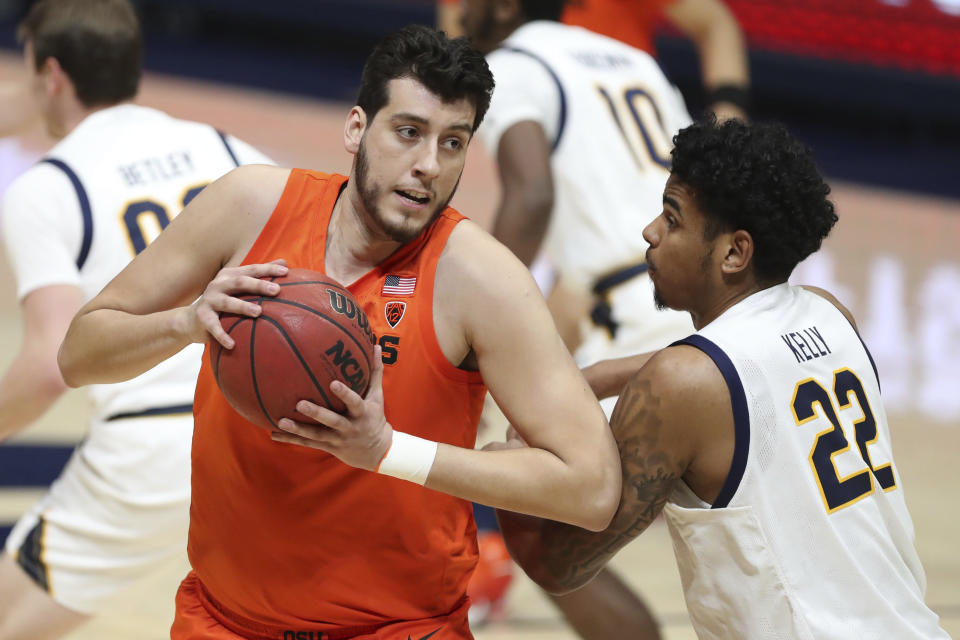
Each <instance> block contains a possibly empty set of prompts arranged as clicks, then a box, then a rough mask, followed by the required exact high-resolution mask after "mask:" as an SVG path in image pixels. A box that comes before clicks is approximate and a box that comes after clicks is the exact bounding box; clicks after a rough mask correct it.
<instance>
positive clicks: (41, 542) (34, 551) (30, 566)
mask: <svg viewBox="0 0 960 640" xmlns="http://www.w3.org/2000/svg"><path fill="white" fill-rule="evenodd" d="M46 533H47V521H46V520H44V518H43V516H40V518H39V520H37V524H35V525H34V526H33V528H32V529H31V530H30V533H28V534H27V537H26V538H24V539H23V542H22V543H21V544H20V547H19V548H18V549H17V552H16V558H14V560H16V563H17V564H18V565H20V568H21V569H23V571H24V572H25V573H26V574H27V575H28V576H30V579H31V580H33V581H34V582H36V583H37V585H38V586H39V587H40V588H41V589H43V590H44V591H46V592H47V593H49V594H50V595H51V596H52V595H53V588H52V585H51V584H50V569H49V567H47V563H46V561H45V560H44V553H45V550H46Z"/></svg>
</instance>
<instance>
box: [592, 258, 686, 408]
mask: <svg viewBox="0 0 960 640" xmlns="http://www.w3.org/2000/svg"><path fill="white" fill-rule="evenodd" d="M607 300H608V301H609V302H610V307H611V308H612V311H613V320H614V321H615V322H616V323H617V325H618V327H617V330H616V334H615V335H614V336H611V335H610V331H609V330H608V329H607V328H606V327H599V326H597V325H596V324H594V323H593V322H591V321H590V319H589V318H588V319H587V320H585V321H584V322H583V325H582V328H581V335H582V336H583V341H582V342H581V343H580V346H579V347H578V348H577V351H576V353H574V360H576V362H577V365H578V366H579V367H581V368H582V367H586V366H589V365H591V364H593V363H595V362H597V361H599V360H609V359H611V358H622V357H625V356H632V355H636V354H638V353H646V352H648V351H656V350H659V349H663V348H664V347H668V346H670V344H671V343H672V342H674V341H676V340H679V339H681V338H686V337H687V336H689V335H690V334H692V333H694V332H695V331H696V330H695V329H694V328H693V321H692V320H691V319H690V314H689V313H687V312H685V311H674V310H673V309H664V310H662V311H661V310H659V309H657V307H656V304H654V301H653V283H652V282H651V281H650V276H649V275H648V274H646V273H643V274H640V275H638V276H636V277H634V278H631V279H630V280H628V281H627V282H624V283H623V284H621V285H618V286H615V287H613V288H612V289H610V290H609V291H608V293H607ZM600 404H601V406H603V408H604V411H605V412H606V414H607V417H608V418H609V417H610V414H611V412H612V411H613V406H614V405H615V404H616V398H608V399H606V400H603V401H601V402H600Z"/></svg>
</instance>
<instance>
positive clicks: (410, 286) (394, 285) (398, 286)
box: [380, 275, 417, 296]
mask: <svg viewBox="0 0 960 640" xmlns="http://www.w3.org/2000/svg"><path fill="white" fill-rule="evenodd" d="M416 287H417V279H416V278H415V277H414V278H407V277H404V276H397V275H389V276H387V277H386V279H385V280H384V281H383V290H382V291H381V292H380V293H381V294H382V295H385V296H409V295H413V290H414V289H416Z"/></svg>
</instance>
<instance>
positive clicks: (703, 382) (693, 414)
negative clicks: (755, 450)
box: [611, 345, 730, 450]
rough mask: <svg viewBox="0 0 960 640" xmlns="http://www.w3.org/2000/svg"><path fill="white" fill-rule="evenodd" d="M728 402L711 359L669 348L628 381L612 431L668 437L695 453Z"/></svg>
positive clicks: (687, 348) (688, 350) (693, 351)
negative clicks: (635, 431)
mask: <svg viewBox="0 0 960 640" xmlns="http://www.w3.org/2000/svg"><path fill="white" fill-rule="evenodd" d="M729 398H730V394H729V390H728V389H727V386H726V382H725V381H724V379H723V375H722V373H721V372H720V370H719V369H717V367H716V365H715V364H714V363H713V361H712V360H711V359H710V357H709V356H707V355H706V354H705V353H703V352H702V351H700V350H699V349H696V348H694V347H691V346H688V345H676V346H670V347H667V348H665V349H663V350H661V351H658V352H657V353H655V354H654V355H653V356H651V358H650V359H649V360H648V361H647V362H646V364H644V366H642V367H641V368H640V369H639V370H638V371H637V372H636V373H635V374H634V375H633V376H632V377H631V378H630V379H629V380H628V381H627V384H626V385H625V386H624V388H623V389H622V390H621V391H620V396H619V399H618V400H617V406H616V409H615V410H614V413H613V416H611V425H612V426H614V427H615V428H616V429H623V428H628V429H637V430H639V432H644V433H647V434H650V433H660V434H661V435H662V436H663V434H667V435H665V436H663V437H664V438H666V440H669V441H671V442H675V443H679V444H680V446H681V448H683V449H687V450H695V449H696V448H697V447H698V446H699V445H698V443H700V442H702V440H703V438H704V437H707V436H708V434H709V432H710V428H711V425H713V424H714V423H716V422H718V421H719V419H720V414H719V413H718V412H719V411H722V410H723V407H726V406H728V405H729ZM666 440H664V441H666Z"/></svg>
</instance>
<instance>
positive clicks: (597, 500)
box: [573, 457, 621, 531]
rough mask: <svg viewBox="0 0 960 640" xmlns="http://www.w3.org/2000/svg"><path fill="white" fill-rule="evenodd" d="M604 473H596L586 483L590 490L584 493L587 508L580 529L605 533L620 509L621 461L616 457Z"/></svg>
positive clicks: (581, 519) (577, 523) (604, 468)
mask: <svg viewBox="0 0 960 640" xmlns="http://www.w3.org/2000/svg"><path fill="white" fill-rule="evenodd" d="M600 468H601V469H603V472H602V473H595V474H593V477H592V478H590V481H588V482H584V484H583V486H584V487H589V490H587V491H585V493H584V502H585V507H584V509H583V511H582V512H581V518H580V521H579V522H575V523H573V524H576V525H577V526H578V527H580V528H582V529H586V530H587V531H604V530H606V528H607V527H609V526H610V522H611V521H612V520H613V517H614V516H615V515H616V513H617V509H618V508H619V507H620V488H621V479H620V459H619V458H618V457H614V458H613V459H612V461H611V462H610V463H609V464H608V465H607V466H606V467H600Z"/></svg>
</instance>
